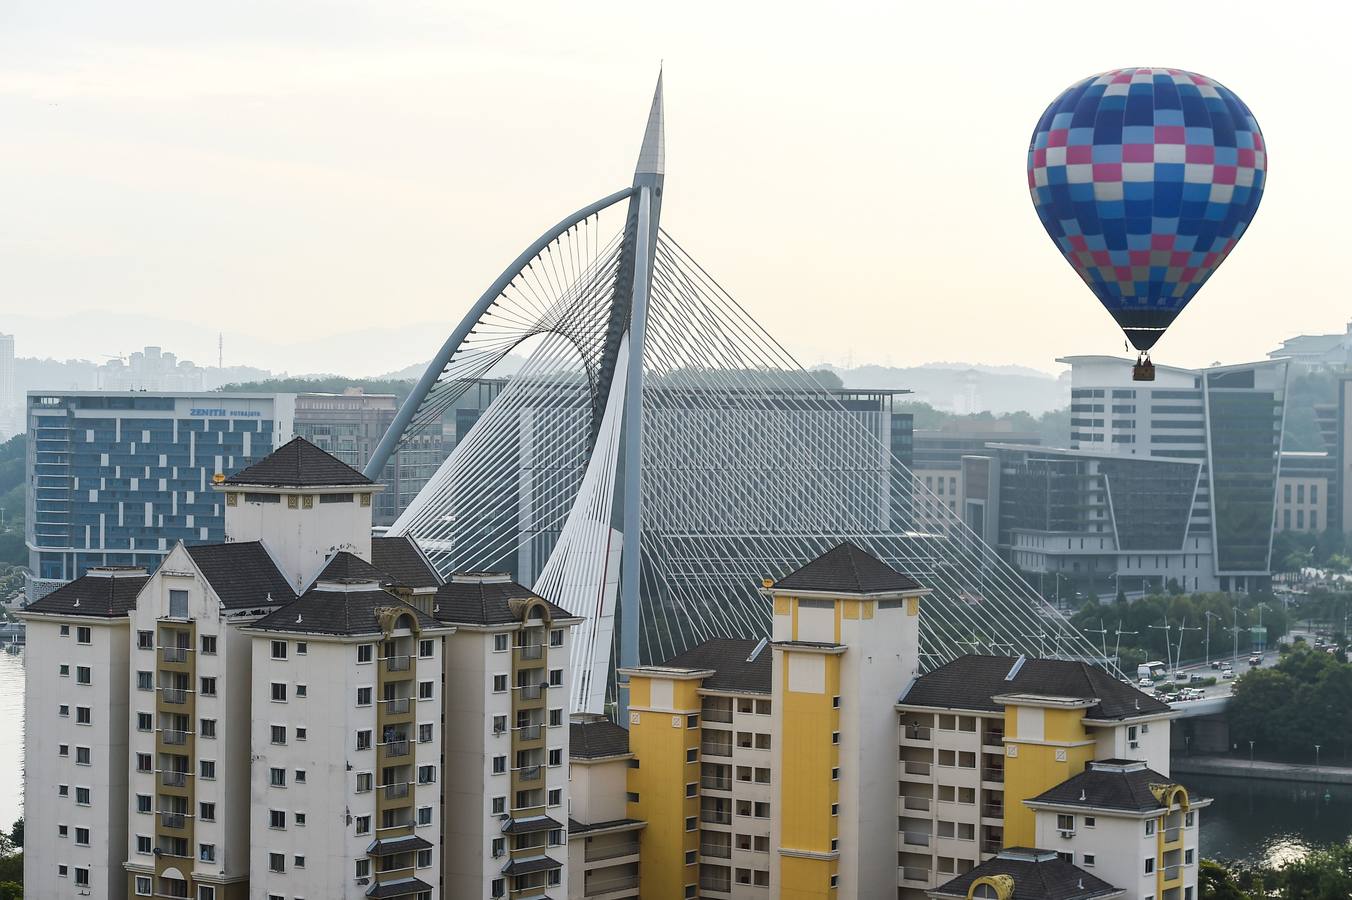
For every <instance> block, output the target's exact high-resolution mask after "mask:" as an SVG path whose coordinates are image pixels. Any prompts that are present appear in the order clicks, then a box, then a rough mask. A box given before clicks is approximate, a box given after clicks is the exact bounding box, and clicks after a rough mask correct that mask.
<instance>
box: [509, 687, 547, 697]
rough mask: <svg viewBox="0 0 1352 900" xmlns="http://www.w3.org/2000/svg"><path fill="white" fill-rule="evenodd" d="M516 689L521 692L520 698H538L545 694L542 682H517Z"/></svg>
mask: <svg viewBox="0 0 1352 900" xmlns="http://www.w3.org/2000/svg"><path fill="white" fill-rule="evenodd" d="M516 689H517V690H518V691H520V692H521V699H522V700H539V699H540V698H541V697H543V696H544V694H545V686H544V685H543V684H519V685H517V686H516Z"/></svg>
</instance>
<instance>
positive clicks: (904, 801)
mask: <svg viewBox="0 0 1352 900" xmlns="http://www.w3.org/2000/svg"><path fill="white" fill-rule="evenodd" d="M931 805H932V801H931V799H930V798H929V797H902V798H901V808H902V809H913V810H916V811H917V812H929V811H930V806H931Z"/></svg>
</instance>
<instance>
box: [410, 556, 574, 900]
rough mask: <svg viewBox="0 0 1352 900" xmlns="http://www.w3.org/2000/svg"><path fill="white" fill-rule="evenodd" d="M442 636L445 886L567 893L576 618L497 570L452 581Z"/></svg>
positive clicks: (457, 893)
mask: <svg viewBox="0 0 1352 900" xmlns="http://www.w3.org/2000/svg"><path fill="white" fill-rule="evenodd" d="M432 615H433V616H434V617H435V618H436V620H437V621H438V622H441V623H442V624H444V625H450V626H454V628H455V633H454V634H452V635H450V636H449V637H447V639H446V655H445V686H444V688H443V691H442V694H443V698H444V702H443V709H444V714H445V720H446V722H447V728H446V734H445V751H444V755H445V778H444V780H443V785H444V790H443V803H444V804H445V809H446V811H447V815H446V822H445V826H444V828H443V836H444V841H443V853H444V856H443V872H442V874H443V885H444V888H443V890H444V891H445V896H447V897H504V898H506V897H511V898H513V900H517V898H525V897H543V896H546V895H549V894H557V895H558V896H560V897H564V896H567V895H568V890H569V875H568V866H567V862H568V856H567V853H568V850H567V847H566V846H565V844H566V843H567V828H568V766H567V763H568V731H569V729H568V727H567V726H568V696H569V693H568V692H569V678H570V670H569V666H568V655H569V652H570V651H569V642H570V638H571V635H570V631H571V630H572V626H574V625H576V624H577V623H578V622H580V621H581V620H580V619H578V618H576V617H574V616H572V615H571V614H570V613H568V612H567V611H566V610H563V609H561V608H559V607H558V606H556V605H554V604H553V603H551V602H550V601H549V600H546V599H544V598H542V597H539V596H537V595H536V594H535V593H534V592H533V591H531V590H530V589H528V588H525V587H522V586H521V585H519V584H517V583H516V582H514V581H512V580H511V577H510V576H508V575H505V574H495V573H460V574H453V575H452V576H451V577H450V579H449V580H447V582H446V583H445V584H444V585H442V586H441V587H440V588H438V590H437V593H436V596H435V598H434V600H433V605H432Z"/></svg>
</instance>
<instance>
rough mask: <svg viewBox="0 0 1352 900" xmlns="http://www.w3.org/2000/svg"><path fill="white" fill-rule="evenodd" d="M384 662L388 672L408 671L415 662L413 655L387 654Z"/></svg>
mask: <svg viewBox="0 0 1352 900" xmlns="http://www.w3.org/2000/svg"><path fill="white" fill-rule="evenodd" d="M382 662H384V663H385V671H386V672H407V671H408V670H409V667H410V666H411V665H412V664H413V657H411V656H386V657H383V659H382Z"/></svg>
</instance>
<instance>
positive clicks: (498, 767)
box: [493, 756, 507, 775]
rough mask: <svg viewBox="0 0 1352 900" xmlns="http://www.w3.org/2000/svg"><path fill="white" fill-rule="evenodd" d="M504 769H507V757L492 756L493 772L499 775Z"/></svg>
mask: <svg viewBox="0 0 1352 900" xmlns="http://www.w3.org/2000/svg"><path fill="white" fill-rule="evenodd" d="M506 771H507V757H505V756H495V757H493V774H494V775H501V774H502V773H504V772H506Z"/></svg>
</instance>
